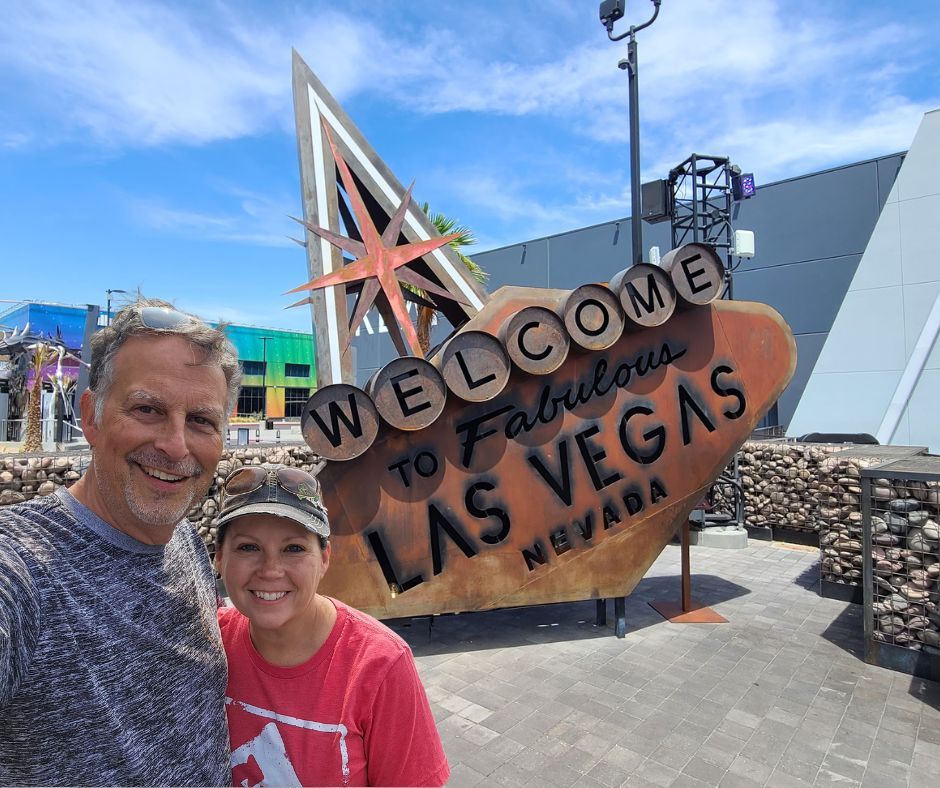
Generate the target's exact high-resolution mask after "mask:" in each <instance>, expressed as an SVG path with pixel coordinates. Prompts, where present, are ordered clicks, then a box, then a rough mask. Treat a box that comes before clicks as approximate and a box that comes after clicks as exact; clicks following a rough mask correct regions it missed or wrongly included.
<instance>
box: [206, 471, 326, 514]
mask: <svg viewBox="0 0 940 788" xmlns="http://www.w3.org/2000/svg"><path fill="white" fill-rule="evenodd" d="M272 477H273V481H274V482H275V483H276V484H277V485H278V486H279V487H281V488H282V489H284V490H287V492H289V493H292V494H293V495H296V496H297V497H298V498H300V499H301V500H302V501H310V502H311V503H314V504H317V505H318V506H322V505H323V504H322V503H321V499H320V482H318V481H317V479H316V477H315V476H311V475H310V474H309V473H307V472H306V471H302V470H300V468H288V467H286V466H282V467H279V468H277V469H275V470H271V469H269V468H265V467H264V466H263V465H246V466H245V467H243V468H239V469H238V470H236V471H232V473H230V474H229V475H228V478H226V480H225V481H224V482H222V492H223V493H225V494H226V495H247V494H248V493H252V492H254V491H255V490H259V489H261V487H262V486H263V485H265V484H270V483H271V481H272Z"/></svg>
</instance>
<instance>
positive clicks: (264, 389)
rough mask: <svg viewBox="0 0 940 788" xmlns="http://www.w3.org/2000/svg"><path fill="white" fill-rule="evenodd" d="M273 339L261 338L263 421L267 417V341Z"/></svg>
mask: <svg viewBox="0 0 940 788" xmlns="http://www.w3.org/2000/svg"><path fill="white" fill-rule="evenodd" d="M273 338H274V337H261V396H262V398H263V401H262V408H263V410H264V412H263V413H262V414H261V416H262V418H263V419H267V417H268V340H269V339H273Z"/></svg>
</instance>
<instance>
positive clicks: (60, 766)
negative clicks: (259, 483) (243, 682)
mask: <svg viewBox="0 0 940 788" xmlns="http://www.w3.org/2000/svg"><path fill="white" fill-rule="evenodd" d="M215 599H216V597H215V584H214V581H213V576H212V570H211V567H210V564H209V561H208V556H207V554H206V551H205V549H204V548H203V546H202V544H201V543H200V541H199V537H198V535H197V534H196V532H195V530H194V529H193V527H192V526H191V525H190V524H189V523H187V522H183V523H181V524H180V525H179V526H177V528H176V531H175V533H174V535H173V538H172V540H171V541H170V542H169V544H167V545H165V546H163V545H146V544H143V543H141V542H138V541H137V540H136V539H133V538H131V537H129V536H127V535H126V534H124V533H122V532H120V531H117V530H115V529H114V528H112V527H111V526H109V525H108V524H107V523H105V522H104V521H103V520H101V519H100V518H98V517H97V516H96V515H95V514H94V513H92V512H91V511H90V510H88V509H87V508H85V507H84V506H82V505H81V504H79V503H78V502H77V501H76V500H75V499H74V498H73V497H72V496H71V495H70V494H69V493H67V492H65V491H64V490H60V491H58V492H57V493H56V494H55V495H49V496H45V497H41V498H36V499H34V500H33V501H30V502H29V503H26V504H22V505H17V506H8V507H2V508H0V784H2V785H13V784H15V785H36V784H41V785H229V784H230V781H231V772H230V771H229V763H228V759H229V751H228V731H227V728H226V724H225V710H224V695H225V685H226V678H227V675H226V666H225V655H224V652H223V650H222V642H221V639H220V636H219V627H218V624H217V623H216V613H215V606H216V605H215Z"/></svg>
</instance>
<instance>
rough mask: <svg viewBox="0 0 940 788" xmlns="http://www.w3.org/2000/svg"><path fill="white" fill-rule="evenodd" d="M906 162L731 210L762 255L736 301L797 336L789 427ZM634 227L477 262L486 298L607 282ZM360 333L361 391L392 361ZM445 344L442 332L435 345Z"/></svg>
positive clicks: (661, 241)
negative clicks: (763, 311)
mask: <svg viewBox="0 0 940 788" xmlns="http://www.w3.org/2000/svg"><path fill="white" fill-rule="evenodd" d="M904 155H905V154H903V153H897V154H892V155H889V156H883V157H880V158H877V159H871V160H868V161H862V162H857V163H855V164H850V165H846V166H844V167H837V168H834V169H830V170H824V171H822V172H817V173H812V174H810V175H804V176H800V177H798V178H791V179H789V180H785V181H778V182H776V183H770V184H767V185H764V186H759V187H758V190H757V194H756V195H755V196H754V197H753V198H751V199H749V200H745V201H743V202H740V203H736V204H735V206H734V212H733V215H732V223H733V225H734V227H735V229H741V230H753V231H754V233H755V237H756V252H757V253H756V255H755V256H754V258H753V259H750V260H744V261H743V262H742V264H741V266H740V267H739V268H738V269H737V271H736V272H735V275H734V297H735V299H738V300H748V301H762V302H764V303H767V304H770V305H771V306H773V307H774V308H775V309H777V310H778V311H779V312H780V313H781V314H782V315H783V317H784V318H785V319H786V321H787V322H788V323H789V324H790V327H791V328H792V329H793V332H794V335H795V336H796V343H797V351H798V361H797V369H796V373H795V375H794V378H793V381H792V382H791V383H790V386H789V387H788V388H787V390H786V391H785V392H784V394H783V395H782V396H781V398H780V401H779V403H778V410H777V417H778V423H779V424H781V425H783V426H786V425H787V424H788V423H789V421H790V418H791V416H792V415H793V412H794V411H795V409H796V406H797V403H798V402H799V399H800V396H801V395H802V393H803V389H804V387H805V386H806V382H807V380H808V379H809V376H810V373H811V372H812V370H813V366H814V365H815V363H816V359H817V358H818V356H819V353H820V350H821V349H822V347H823V345H824V343H825V340H826V336H827V334H828V332H829V330H830V328H831V327H832V324H833V321H834V320H835V317H836V314H837V312H838V310H839V306H840V305H841V303H842V300H843V298H844V296H845V293H846V291H847V290H848V287H849V284H850V283H851V281H852V277H853V276H854V274H855V270H856V268H857V267H858V264H859V260H860V259H861V257H862V254H863V252H864V251H865V247H866V245H867V243H868V239H869V237H870V236H871V234H872V230H873V228H874V226H875V222H876V221H877V219H878V215H879V213H880V212H881V209H882V206H883V205H884V203H885V201H886V199H887V197H888V194H889V193H890V191H891V187H892V186H893V184H894V180H895V178H896V177H897V174H898V170H899V169H900V167H901V164H902V162H903V160H904ZM631 243H632V240H631V228H630V219H629V217H625V218H623V219H617V220H613V221H610V222H605V223H603V224H598V225H594V226H592V227H584V228H581V229H578V230H572V231H570V232H565V233H559V234H557V235H550V236H547V237H544V238H535V239H532V240H528V241H522V242H520V243H517V244H513V245H511V246H504V247H501V248H498V249H493V250H490V251H487V252H478V253H476V254H473V255H472V256H473V259H474V261H475V262H477V263H479V264H480V265H481V266H482V267H483V269H484V270H485V271H487V272H488V273H489V274H490V279H489V283H488V285H487V286H488V289H489V290H490V292H493V291H495V290H497V289H498V288H500V287H502V286H504V285H523V286H529V287H556V288H564V289H572V288H575V287H578V286H579V285H582V284H585V283H586V282H606V281H608V280H609V279H610V278H611V277H612V276H613V275H614V274H615V273H617V271H620V270H621V269H623V268H624V267H626V265H627V263H628V261H629V257H630V249H631ZM651 246H659V247H660V250H661V251H662V252H663V253H665V252H667V251H668V250H669V249H670V248H671V233H670V227H669V223H668V222H661V223H659V224H654V225H650V224H646V223H644V225H643V247H644V249H646V250H648V249H649V248H650V247H651ZM369 318H370V321H371V323H370V326H371V328H372V329H373V331H375V333H374V334H371V335H370V334H368V333H367V331H365V330H364V331H361V332H360V336H358V337H357V338H356V340H355V347H356V349H357V379H358V381H359V383H360V384H362V383H364V382H365V380H367V379H368V377H369V376H370V375H371V374H372V373H373V372H374V371H375V370H376V369H378V368H379V367H381V365H382V364H384V363H387V361H389V360H390V359H391V358H393V357H394V355H395V351H394V348H393V347H392V344H391V342H390V341H389V340H388V335H387V334H384V333H380V332H378V331H376V328H377V322H376V321H377V317H376V315H375V313H374V312H373V313H371V314H370V316H369ZM445 337H446V330H445V327H444V326H441V327H439V328H438V329H436V330H435V333H434V334H433V339H434V341H441V340H442V339H444V338H445Z"/></svg>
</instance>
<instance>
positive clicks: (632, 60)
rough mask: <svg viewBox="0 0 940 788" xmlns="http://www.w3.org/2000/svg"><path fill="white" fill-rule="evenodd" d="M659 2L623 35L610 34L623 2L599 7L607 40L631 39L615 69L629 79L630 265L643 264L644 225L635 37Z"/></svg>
mask: <svg viewBox="0 0 940 788" xmlns="http://www.w3.org/2000/svg"><path fill="white" fill-rule="evenodd" d="M661 2H662V0H652V3H653V6H654V10H653V16H652V17H651V18H650V19H649V20H648V21H646V22H644V23H643V24H642V25H631V26H630V29H629V30H628V31H627V32H626V33H621V34H620V35H619V36H615V35H614V34H613V31H614V22H616V21H617V20H618V19H621V18H623V8H624V0H604V2H602V3H601V5H600V17H601V23H602V24H603V25H604V27H605V28H607V37H608V38H609V39H610V40H611V41H622V40H623V39H624V38H626V37H627V36H629V37H630V40H629V42H628V43H627V57H626V58H625V59H624V60H621V61H620V62H619V63H618V64H617V66H618V67H619V68H621V69H623V70H626V72H627V74H628V76H629V78H630V214H631V216H630V229H631V234H632V235H633V259H632V261H631V265H637V264H639V263H642V262H643V226H642V224H641V213H642V211H641V208H640V89H639V80H638V66H637V56H636V34H637V33H638V32H639V31H640V30H642V29H643V28H645V27H649V26H650V25H651V24H653V22H655V21H656V17H657V16H659V5H660V3H661Z"/></svg>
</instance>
